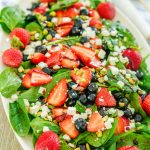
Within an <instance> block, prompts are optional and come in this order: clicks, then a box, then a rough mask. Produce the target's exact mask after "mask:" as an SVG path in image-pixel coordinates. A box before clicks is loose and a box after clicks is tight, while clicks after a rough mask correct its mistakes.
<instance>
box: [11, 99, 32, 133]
mask: <svg viewBox="0 0 150 150" xmlns="http://www.w3.org/2000/svg"><path fill="white" fill-rule="evenodd" d="M9 118H10V122H11V125H12V127H13V129H14V130H15V131H16V133H17V134H18V135H19V136H26V135H28V133H29V130H30V120H29V117H28V115H27V113H26V110H25V109H24V102H21V101H20V102H19V103H18V101H16V102H14V103H10V104H9Z"/></svg>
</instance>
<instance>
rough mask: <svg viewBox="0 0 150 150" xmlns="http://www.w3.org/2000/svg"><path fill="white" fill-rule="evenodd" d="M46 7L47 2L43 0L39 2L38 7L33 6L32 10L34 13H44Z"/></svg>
mask: <svg viewBox="0 0 150 150" xmlns="http://www.w3.org/2000/svg"><path fill="white" fill-rule="evenodd" d="M47 8H48V4H47V3H45V2H43V3H41V4H40V6H39V7H37V8H35V9H34V10H33V12H34V13H39V14H42V15H43V14H45V13H46V9H47Z"/></svg>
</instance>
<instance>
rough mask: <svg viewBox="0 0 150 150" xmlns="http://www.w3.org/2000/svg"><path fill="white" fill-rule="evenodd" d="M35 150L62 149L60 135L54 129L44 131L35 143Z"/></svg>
mask: <svg viewBox="0 0 150 150" xmlns="http://www.w3.org/2000/svg"><path fill="white" fill-rule="evenodd" d="M35 150H60V141H59V138H58V135H57V134H56V133H54V132H52V131H48V132H43V133H42V134H41V135H40V137H39V138H38V140H37V142H36V144H35Z"/></svg>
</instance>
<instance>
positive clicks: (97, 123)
mask: <svg viewBox="0 0 150 150" xmlns="http://www.w3.org/2000/svg"><path fill="white" fill-rule="evenodd" d="M104 127H105V124H104V121H103V119H102V116H101V115H100V114H99V113H98V112H95V113H93V114H92V115H91V117H90V120H89V123H88V126H87V130H88V131H89V132H98V131H102V129H103V128H104Z"/></svg>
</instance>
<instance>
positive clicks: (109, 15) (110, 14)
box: [97, 2, 116, 20]
mask: <svg viewBox="0 0 150 150" xmlns="http://www.w3.org/2000/svg"><path fill="white" fill-rule="evenodd" d="M97 10H98V12H99V14H100V16H101V17H102V18H105V19H110V20H112V19H114V17H115V16H116V9H115V6H114V4H112V3H111V2H103V3H100V4H99V5H98V7H97Z"/></svg>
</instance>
